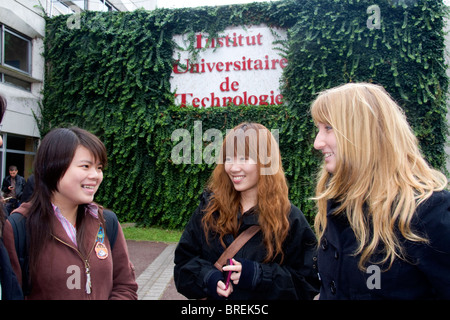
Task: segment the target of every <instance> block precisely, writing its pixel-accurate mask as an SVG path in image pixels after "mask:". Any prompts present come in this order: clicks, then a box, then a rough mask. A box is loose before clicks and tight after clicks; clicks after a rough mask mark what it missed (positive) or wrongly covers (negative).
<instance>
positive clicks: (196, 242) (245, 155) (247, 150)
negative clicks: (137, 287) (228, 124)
mask: <svg viewBox="0 0 450 320" xmlns="http://www.w3.org/2000/svg"><path fill="white" fill-rule="evenodd" d="M217 162H218V163H217V165H216V167H215V169H214V171H213V173H212V176H211V179H210V182H209V185H208V189H207V191H205V192H204V193H203V195H202V197H201V202H200V205H199V207H198V208H197V210H196V211H195V212H194V214H193V215H192V217H191V219H190V221H189V223H188V224H187V226H186V229H185V231H184V232H183V235H182V237H181V240H180V242H179V244H178V247H177V249H176V251H175V270H174V274H175V284H176V286H177V289H178V291H179V292H180V293H182V294H183V295H185V296H186V297H188V298H190V299H199V298H205V297H206V298H208V299H219V298H225V297H227V298H229V299H311V298H312V297H313V296H314V294H315V293H317V289H318V280H317V273H316V271H315V269H314V268H313V256H314V253H315V247H316V238H315V236H314V234H313V232H312V230H311V228H310V227H309V225H308V223H307V221H306V219H305V217H304V216H303V214H302V212H301V211H300V210H299V209H298V208H296V207H295V206H293V205H292V204H291V203H290V201H289V199H288V187H287V183H286V179H285V176H284V171H283V168H282V165H281V156H280V151H279V148H278V144H277V142H276V140H275V139H274V137H273V135H272V133H271V132H270V131H269V130H268V129H267V128H265V127H264V126H262V125H260V124H257V123H243V124H240V125H238V126H237V127H235V128H234V129H233V130H231V131H230V132H229V133H228V135H227V136H226V137H225V139H224V142H223V145H222V148H221V154H220V156H219V159H218V161H217ZM252 225H259V226H260V227H261V230H260V231H259V232H258V233H257V234H256V235H254V236H253V237H252V238H251V239H250V240H249V241H248V242H247V243H245V245H244V246H243V247H242V248H241V249H240V250H239V251H238V253H237V254H236V255H235V256H234V259H233V263H234V265H232V266H227V267H224V268H223V271H231V272H232V274H231V282H230V285H229V286H228V287H227V286H226V280H225V278H224V275H223V273H222V270H218V269H217V268H215V267H214V263H215V262H216V260H217V259H218V258H219V256H220V255H221V254H222V252H223V251H224V250H225V248H226V247H228V246H229V245H230V244H231V243H232V242H233V240H234V239H235V238H236V237H237V236H238V235H239V234H241V233H242V232H243V231H244V230H246V229H248V228H249V227H250V226H252Z"/></svg>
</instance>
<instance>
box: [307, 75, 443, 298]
mask: <svg viewBox="0 0 450 320" xmlns="http://www.w3.org/2000/svg"><path fill="white" fill-rule="evenodd" d="M311 114H312V117H313V119H314V122H315V123H316V125H317V127H318V129H319V130H318V134H317V136H316V139H315V142H314V147H315V148H316V149H317V150H320V151H321V152H322V154H323V155H324V165H323V169H322V171H321V172H320V175H319V179H318V184H317V188H316V197H315V199H316V201H317V206H318V214H317V216H316V219H315V229H316V234H317V235H318V238H319V252H318V268H319V274H320V277H321V282H322V284H321V290H320V298H321V299H429V298H447V299H448V298H450V272H449V271H450V246H449V244H450V211H449V210H450V194H449V192H447V191H445V190H444V189H445V188H446V187H447V179H446V177H445V176H444V175H443V174H442V173H440V172H438V171H436V170H434V169H432V168H431V167H430V166H429V165H428V164H427V163H426V161H425V160H424V159H423V157H422V155H421V153H420V150H419V147H418V141H417V139H416V137H415V136H414V134H413V131H412V130H411V128H410V126H409V125H408V123H407V120H406V117H405V115H404V113H403V112H402V110H401V108H400V107H399V106H398V105H397V104H396V103H395V102H394V100H393V99H392V98H391V97H390V96H389V94H388V93H387V92H386V91H385V90H384V89H383V88H382V87H381V86H378V85H374V84H368V83H349V84H346V85H342V86H339V87H336V88H333V89H329V90H326V91H324V92H322V93H320V94H319V96H318V97H317V98H316V100H315V101H314V102H313V104H312V106H311Z"/></svg>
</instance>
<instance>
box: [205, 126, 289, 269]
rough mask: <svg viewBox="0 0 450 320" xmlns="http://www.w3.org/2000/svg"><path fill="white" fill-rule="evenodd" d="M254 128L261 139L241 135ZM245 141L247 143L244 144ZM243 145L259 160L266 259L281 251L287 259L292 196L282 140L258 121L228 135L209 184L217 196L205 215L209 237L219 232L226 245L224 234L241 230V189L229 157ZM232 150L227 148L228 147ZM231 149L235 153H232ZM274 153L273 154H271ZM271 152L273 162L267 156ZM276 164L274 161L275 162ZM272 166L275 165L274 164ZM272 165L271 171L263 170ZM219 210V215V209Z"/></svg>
mask: <svg viewBox="0 0 450 320" xmlns="http://www.w3.org/2000/svg"><path fill="white" fill-rule="evenodd" d="M249 130H254V131H255V132H258V134H257V135H256V136H255V137H256V138H257V143H252V141H251V140H252V139H251V137H250V136H248V135H241V134H242V133H243V132H244V133H245V132H248V131H249ZM241 144H243V146H242V145H241ZM240 145H241V146H242V147H243V148H242V151H245V156H246V157H247V156H251V155H253V156H254V157H255V158H256V159H254V160H256V161H257V165H258V172H259V179H258V185H257V187H258V204H257V206H256V212H257V213H258V223H259V225H260V226H261V231H262V234H263V242H264V245H265V248H266V250H267V255H266V258H265V260H264V261H265V262H268V261H271V260H273V259H274V258H275V257H276V256H277V255H278V254H280V255H281V260H283V256H284V254H283V242H284V240H285V239H286V237H287V235H288V231H289V219H288V217H289V213H290V209H291V203H290V201H289V196H288V193H289V192H288V191H289V190H288V186H287V182H286V178H285V174H284V170H283V168H282V165H281V155H280V150H279V147H278V144H277V142H276V140H275V139H274V137H273V135H272V133H271V132H270V131H269V130H268V129H267V128H266V127H264V126H263V125H261V124H258V123H241V124H239V125H238V126H236V127H235V128H234V129H233V130H231V132H230V133H229V134H228V135H227V136H226V137H225V139H224V141H223V145H222V150H221V154H220V157H221V159H219V160H221V161H218V164H217V166H216V168H215V169H214V171H213V173H212V175H211V178H210V181H209V184H208V188H209V189H210V190H211V191H212V193H213V196H212V198H211V201H210V202H209V205H208V206H207V208H206V209H205V215H204V217H203V227H204V230H205V235H206V238H207V239H208V233H209V231H213V232H215V233H216V234H218V235H219V239H220V241H221V243H222V245H223V246H224V247H225V244H224V242H223V237H224V236H225V235H226V234H233V235H234V236H236V235H237V232H238V230H239V225H238V219H237V218H238V215H237V213H238V211H239V210H240V209H242V208H241V205H240V192H238V191H236V189H235V188H234V186H233V183H232V182H231V180H230V178H229V177H228V174H227V173H226V172H225V167H224V163H225V158H226V157H227V156H230V155H232V154H235V155H236V153H237V152H238V151H239V149H240ZM230 146H231V150H228V151H227V148H230ZM230 152H231V154H230ZM269 155H270V156H269ZM266 156H268V157H269V159H270V165H269V163H268V161H267V159H265V157H266ZM274 163H275V164H276V165H273V164H274ZM271 167H272V168H271ZM263 169H268V171H269V172H270V174H267V172H266V174H263V173H262V172H264V171H266V170H263ZM217 212H218V213H219V214H218V215H216V213H217Z"/></svg>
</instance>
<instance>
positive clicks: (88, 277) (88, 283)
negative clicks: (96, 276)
mask: <svg viewBox="0 0 450 320" xmlns="http://www.w3.org/2000/svg"><path fill="white" fill-rule="evenodd" d="M86 293H87V294H91V273H90V271H89V267H86Z"/></svg>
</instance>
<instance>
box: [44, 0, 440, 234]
mask: <svg viewBox="0 0 450 320" xmlns="http://www.w3.org/2000/svg"><path fill="white" fill-rule="evenodd" d="M372 5H373V1H365V0H360V1H357V0H334V1H333V0H301V1H300V0H298V1H294V0H282V1H276V2H269V3H252V4H246V5H233V6H220V7H200V8H188V9H170V10H169V9H157V10H154V11H151V12H150V11H143V10H138V11H134V12H114V13H94V12H86V13H82V14H81V16H76V17H73V16H72V18H71V19H74V18H76V19H78V20H77V21H76V22H78V23H79V24H78V25H76V27H75V28H74V27H73V26H72V27H71V28H69V27H68V19H69V18H70V17H68V16H58V17H55V18H53V19H48V21H47V33H46V38H45V53H44V55H45V59H46V63H47V67H46V76H45V89H44V99H43V104H42V117H41V119H40V120H39V127H40V130H41V134H42V135H44V134H45V133H46V132H48V130H50V129H51V128H52V127H57V126H63V125H77V126H80V127H83V128H85V129H88V130H90V131H91V132H93V133H95V134H96V135H98V136H99V137H100V138H101V139H102V140H103V141H104V143H105V145H106V147H107V150H108V156H109V165H108V168H107V169H106V170H105V178H104V182H103V184H102V186H101V187H100V190H99V194H98V196H97V198H96V200H97V201H98V202H99V203H101V204H103V205H105V206H106V207H109V208H111V209H113V210H114V211H115V212H116V213H117V214H118V216H119V218H120V219H121V220H122V221H135V222H138V223H141V224H143V225H161V226H166V227H171V228H182V227H183V226H184V224H185V223H186V222H187V220H188V219H189V217H190V215H191V214H192V212H193V211H194V210H195V208H196V206H197V204H198V196H199V194H200V193H201V191H202V190H203V188H204V186H205V183H206V181H207V179H208V177H209V175H210V173H211V170H212V168H213V165H208V164H205V163H203V164H174V163H173V162H172V160H171V151H172V148H173V147H174V146H175V145H176V144H177V143H178V142H177V141H172V140H171V135H172V132H174V130H176V129H187V130H188V131H189V132H190V135H191V137H192V140H194V139H193V137H194V132H195V130H196V129H195V128H196V125H197V126H198V124H199V122H198V121H201V126H202V128H201V130H202V132H205V131H206V130H208V129H209V128H216V129H220V130H222V132H223V133H224V134H225V131H226V129H231V128H233V127H234V126H235V125H237V124H238V123H240V122H242V121H254V122H260V123H262V124H264V125H265V126H266V127H268V128H273V129H279V142H280V148H281V152H282V158H283V166H284V168H285V171H286V176H287V178H288V181H289V185H290V197H291V201H292V202H293V203H294V204H295V205H297V206H298V207H300V208H301V209H302V210H303V212H304V213H305V215H306V216H307V217H308V218H309V219H310V221H312V218H313V216H314V214H315V212H314V203H313V202H312V201H311V200H309V198H310V197H311V196H312V195H313V193H314V184H315V174H316V172H317V170H318V168H319V166H320V162H321V160H320V158H319V157H318V154H317V153H316V152H315V151H314V150H313V147H312V144H313V139H314V136H315V129H314V126H313V124H312V122H311V119H310V116H309V115H308V109H309V105H310V103H311V101H312V99H313V98H314V95H315V94H316V93H317V92H319V91H320V90H322V89H325V88H329V87H332V86H336V85H339V84H342V83H345V82H349V81H353V82H356V81H369V82H374V83H379V84H382V85H383V86H385V88H386V89H387V90H388V91H389V92H390V93H391V94H392V96H393V97H394V98H395V99H396V100H397V101H398V102H399V103H400V104H401V106H402V107H403V108H404V109H405V111H406V113H407V116H408V119H409V121H410V123H411V125H412V126H413V128H414V130H415V132H416V134H417V136H418V137H419V140H420V143H421V147H422V150H423V153H424V155H425V156H426V158H427V159H428V161H429V162H430V163H431V164H432V165H433V166H435V167H437V168H444V166H445V152H444V143H445V138H446V133H447V126H446V120H445V115H446V112H447V107H446V104H445V99H446V92H447V85H448V79H447V77H446V74H445V70H446V66H445V63H444V37H443V17H444V15H445V10H444V6H443V4H442V1H436V0H429V1H428V0H396V1H395V0H391V1H388V0H382V1H377V6H378V9H377V8H375V9H376V10H378V11H377V12H375V11H373V7H372V8H371V9H370V10H368V8H369V7H370V6H372ZM374 12H375V14H377V13H378V14H379V15H378V16H379V17H380V18H381V19H380V20H379V21H378V20H376V19H375V20H373V19H372V18H371V17H373V14H374ZM262 23H264V24H267V25H268V26H277V27H282V28H285V29H286V30H287V31H288V35H289V37H288V40H287V43H286V50H285V52H284V54H285V55H286V57H287V59H288V61H289V65H288V66H287V67H286V68H285V70H284V75H283V79H282V82H281V84H280V85H281V87H282V93H283V95H284V98H285V104H284V105H282V106H275V105H274V106H260V107H255V106H229V107H221V108H207V109H199V108H192V107H190V108H189V107H188V108H180V107H178V106H175V105H174V93H173V92H171V90H170V84H169V80H170V75H171V72H172V65H173V62H174V61H173V58H172V53H173V50H174V44H173V42H172V36H173V35H175V34H191V35H193V34H194V33H196V32H204V33H209V34H219V33H220V32H221V31H223V30H224V29H225V28H226V27H228V26H234V25H236V26H239V25H259V24H262ZM69 26H70V25H69ZM192 54H194V55H195V52H192ZM198 129H199V128H198V127H197V130H198ZM208 143H209V142H205V143H204V146H206V145H207V144H208Z"/></svg>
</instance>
